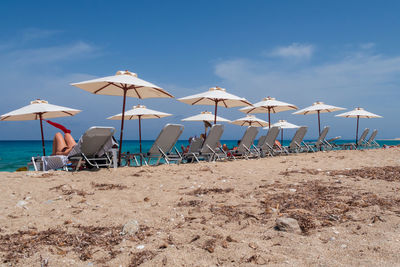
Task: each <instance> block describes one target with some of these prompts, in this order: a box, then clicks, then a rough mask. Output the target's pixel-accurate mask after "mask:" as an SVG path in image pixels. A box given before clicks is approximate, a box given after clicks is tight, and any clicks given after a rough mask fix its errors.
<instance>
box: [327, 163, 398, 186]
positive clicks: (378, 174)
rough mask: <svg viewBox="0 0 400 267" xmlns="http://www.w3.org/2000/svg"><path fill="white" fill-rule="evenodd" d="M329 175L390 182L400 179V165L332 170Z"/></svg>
mask: <svg viewBox="0 0 400 267" xmlns="http://www.w3.org/2000/svg"><path fill="white" fill-rule="evenodd" d="M329 175H331V176H336V175H344V176H348V177H361V178H365V179H371V180H385V181H389V182H399V181H400V166H385V167H365V168H362V169H352V170H340V171H330V172H329Z"/></svg>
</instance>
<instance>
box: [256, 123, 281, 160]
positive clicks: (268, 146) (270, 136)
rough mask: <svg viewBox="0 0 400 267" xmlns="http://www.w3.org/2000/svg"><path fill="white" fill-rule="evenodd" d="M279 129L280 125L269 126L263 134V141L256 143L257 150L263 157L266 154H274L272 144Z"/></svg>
mask: <svg viewBox="0 0 400 267" xmlns="http://www.w3.org/2000/svg"><path fill="white" fill-rule="evenodd" d="M279 131H280V127H277V126H274V127H271V128H270V129H269V130H268V133H267V135H266V136H265V139H264V142H262V143H259V144H257V150H258V151H259V153H260V155H261V157H265V156H267V155H270V156H274V154H275V153H274V145H275V141H276V138H277V137H278V134H279ZM261 141H262V140H261Z"/></svg>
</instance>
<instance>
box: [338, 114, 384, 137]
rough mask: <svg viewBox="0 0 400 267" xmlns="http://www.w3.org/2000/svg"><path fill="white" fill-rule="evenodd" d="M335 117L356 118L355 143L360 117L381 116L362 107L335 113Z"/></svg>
mask: <svg viewBox="0 0 400 267" xmlns="http://www.w3.org/2000/svg"><path fill="white" fill-rule="evenodd" d="M336 117H345V118H357V128H356V144H357V141H358V125H359V120H360V118H367V119H371V118H383V117H382V116H379V115H376V114H374V113H371V112H368V111H366V110H365V109H363V108H355V109H353V110H352V111H349V112H345V113H342V114H338V115H336Z"/></svg>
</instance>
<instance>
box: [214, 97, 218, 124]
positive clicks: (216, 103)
mask: <svg viewBox="0 0 400 267" xmlns="http://www.w3.org/2000/svg"><path fill="white" fill-rule="evenodd" d="M217 108H218V100H215V111H214V124H217Z"/></svg>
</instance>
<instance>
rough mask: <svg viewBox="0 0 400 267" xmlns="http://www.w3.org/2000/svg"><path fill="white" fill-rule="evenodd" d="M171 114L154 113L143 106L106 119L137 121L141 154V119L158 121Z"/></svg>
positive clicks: (134, 107) (154, 111)
mask: <svg viewBox="0 0 400 267" xmlns="http://www.w3.org/2000/svg"><path fill="white" fill-rule="evenodd" d="M171 115H172V114H169V113H164V112H161V111H156V110H152V109H148V108H146V106H143V105H137V106H133V108H132V109H131V110H127V111H125V116H123V114H122V113H120V114H117V115H114V116H111V117H108V118H107V119H108V120H122V118H123V119H124V120H139V144H140V153H142V125H141V120H142V119H159V118H164V117H168V116H171Z"/></svg>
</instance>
